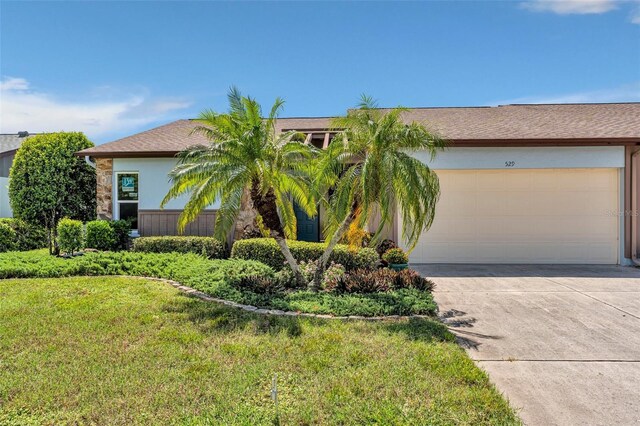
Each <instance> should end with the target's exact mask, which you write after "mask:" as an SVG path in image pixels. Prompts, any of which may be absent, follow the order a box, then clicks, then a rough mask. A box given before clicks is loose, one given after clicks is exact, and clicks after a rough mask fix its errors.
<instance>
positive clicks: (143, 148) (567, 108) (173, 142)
mask: <svg viewBox="0 0 640 426" xmlns="http://www.w3.org/2000/svg"><path fill="white" fill-rule="evenodd" d="M404 119H405V120H406V121H418V122H421V123H424V124H425V125H426V126H427V127H428V128H429V129H430V130H432V131H435V132H437V133H438V134H440V136H442V137H443V138H445V139H447V140H450V141H453V142H454V143H455V142H456V141H467V142H469V141H477V142H483V141H484V142H487V141H505V142H507V141H512V142H513V141H529V140H531V141H543V142H544V140H549V141H552V140H553V141H557V140H567V141H579V140H584V141H593V140H598V139H602V140H606V141H613V140H621V141H623V140H624V141H632V140H634V139H638V140H637V142H640V103H620V104H551V105H505V106H498V107H460V108H412V109H410V110H409V111H407V112H406V113H405V114H404ZM330 122H331V118H330V117H309V118H281V119H279V120H278V124H277V128H278V130H283V129H295V130H300V131H311V130H321V129H326V128H327V127H328V126H329V125H330ZM194 126H195V122H194V121H192V120H178V121H174V122H172V123H169V124H166V125H164V126H160V127H156V128H155V129H151V130H147V131H146V132H142V133H138V134H135V135H132V136H128V137H125V138H123V139H119V140H117V141H114V142H110V143H107V144H104V145H99V146H96V147H94V148H89V149H86V150H84V151H81V152H80V153H79V154H82V155H92V156H96V157H100V156H102V157H107V156H119V157H124V156H140V155H147V156H149V155H172V154H175V153H177V152H179V151H181V150H183V149H184V148H187V147H188V146H191V145H196V144H206V143H207V139H206V138H205V137H203V136H202V135H199V134H191V130H192V129H193V127H194Z"/></svg>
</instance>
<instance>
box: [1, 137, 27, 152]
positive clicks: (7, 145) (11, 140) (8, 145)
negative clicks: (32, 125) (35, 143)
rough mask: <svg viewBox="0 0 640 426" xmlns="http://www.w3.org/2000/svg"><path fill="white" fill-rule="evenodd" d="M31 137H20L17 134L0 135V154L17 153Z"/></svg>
mask: <svg viewBox="0 0 640 426" xmlns="http://www.w3.org/2000/svg"><path fill="white" fill-rule="evenodd" d="M29 136H33V135H27V136H22V137H21V136H19V135H18V134H17V133H12V134H0V154H3V153H5V152H9V151H15V150H16V149H18V148H20V145H21V144H22V142H24V141H25V140H26V139H27V138H28V137H29Z"/></svg>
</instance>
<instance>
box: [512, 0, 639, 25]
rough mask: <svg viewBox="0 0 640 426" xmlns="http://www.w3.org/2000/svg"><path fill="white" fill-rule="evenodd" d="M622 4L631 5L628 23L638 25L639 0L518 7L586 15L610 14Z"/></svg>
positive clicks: (538, 1)
mask: <svg viewBox="0 0 640 426" xmlns="http://www.w3.org/2000/svg"><path fill="white" fill-rule="evenodd" d="M623 4H625V5H631V13H630V19H629V21H630V22H631V23H632V24H640V0H528V1H525V2H523V3H520V6H521V7H523V8H524V9H528V10H531V11H533V12H552V13H556V14H558V15H571V14H577V15H586V14H601V13H606V12H610V11H612V10H615V9H618V7H619V6H620V5H623Z"/></svg>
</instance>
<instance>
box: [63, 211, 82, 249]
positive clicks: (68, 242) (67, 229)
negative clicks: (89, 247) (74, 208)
mask: <svg viewBox="0 0 640 426" xmlns="http://www.w3.org/2000/svg"><path fill="white" fill-rule="evenodd" d="M58 245H59V246H60V249H61V250H62V251H63V252H65V253H69V254H73V253H74V252H76V251H78V250H80V249H81V248H82V222H80V221H79V220H73V219H69V218H64V219H61V220H60V221H59V222H58Z"/></svg>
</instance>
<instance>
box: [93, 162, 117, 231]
mask: <svg viewBox="0 0 640 426" xmlns="http://www.w3.org/2000/svg"><path fill="white" fill-rule="evenodd" d="M96 181H97V188H96V200H97V212H96V213H97V215H98V219H113V159H111V158H96Z"/></svg>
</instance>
